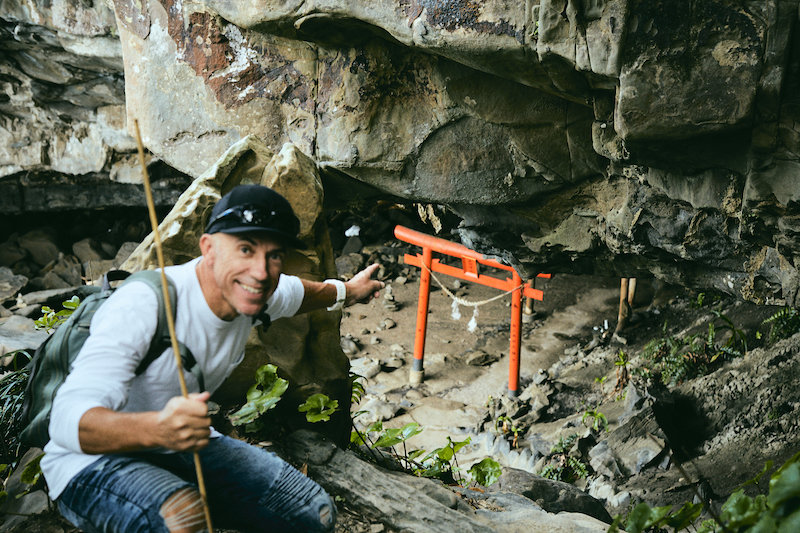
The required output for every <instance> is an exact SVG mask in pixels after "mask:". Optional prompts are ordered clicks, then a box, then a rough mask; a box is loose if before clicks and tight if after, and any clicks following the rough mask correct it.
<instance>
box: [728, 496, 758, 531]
mask: <svg viewBox="0 0 800 533" xmlns="http://www.w3.org/2000/svg"><path fill="white" fill-rule="evenodd" d="M765 509H766V505H765V502H764V498H763V497H762V498H756V499H755V500H753V499H752V498H750V497H749V496H747V495H746V494H745V493H744V491H742V490H741V489H740V490H737V491H736V492H734V493H733V494H731V495H730V497H729V498H728V501H726V502H725V503H724V504H723V505H722V513H721V515H720V517H721V518H722V521H723V522H725V523H726V524H728V525H730V526H731V527H734V528H738V527H740V526H749V525H752V524H755V523H756V522H758V518H759V517H760V516H761V514H762V513H763V512H764V510H765Z"/></svg>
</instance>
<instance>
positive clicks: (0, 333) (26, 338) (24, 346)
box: [0, 315, 49, 356]
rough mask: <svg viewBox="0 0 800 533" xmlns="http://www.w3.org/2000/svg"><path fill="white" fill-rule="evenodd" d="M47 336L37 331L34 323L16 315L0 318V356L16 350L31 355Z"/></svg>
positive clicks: (44, 332) (45, 333)
mask: <svg viewBox="0 0 800 533" xmlns="http://www.w3.org/2000/svg"><path fill="white" fill-rule="evenodd" d="M48 336H49V333H47V332H46V331H42V330H37V329H36V328H35V326H34V321H33V320H31V319H30V318H25V317H22V316H18V315H12V316H10V317H7V318H0V356H3V355H5V354H7V353H9V352H14V351H16V350H27V351H29V352H30V353H31V354H33V352H34V351H35V350H36V348H38V347H39V345H40V344H42V343H43V342H44V340H45V339H46V338H47V337H48Z"/></svg>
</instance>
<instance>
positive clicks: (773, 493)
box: [767, 463, 800, 509]
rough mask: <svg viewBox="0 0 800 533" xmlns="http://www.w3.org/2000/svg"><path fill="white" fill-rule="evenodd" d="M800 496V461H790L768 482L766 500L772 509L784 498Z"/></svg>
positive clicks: (783, 500) (784, 499)
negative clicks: (790, 462)
mask: <svg viewBox="0 0 800 533" xmlns="http://www.w3.org/2000/svg"><path fill="white" fill-rule="evenodd" d="M798 496H800V463H792V464H790V465H789V466H788V467H786V468H785V469H784V470H783V471H782V472H781V474H780V475H779V476H777V477H773V478H772V480H770V482H769V496H768V498H767V502H768V504H769V506H770V507H771V508H772V509H775V508H777V507H778V506H779V505H780V504H782V503H783V502H785V501H786V500H788V499H790V498H794V497H798Z"/></svg>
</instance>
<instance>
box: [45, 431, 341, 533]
mask: <svg viewBox="0 0 800 533" xmlns="http://www.w3.org/2000/svg"><path fill="white" fill-rule="evenodd" d="M199 453H200V461H201V463H202V466H203V479H204V481H205V485H206V492H207V496H208V506H209V508H210V509H211V518H212V523H213V525H214V528H215V529H216V528H217V527H221V528H226V529H237V530H240V531H333V526H334V523H335V522H336V505H335V504H334V502H333V500H332V499H331V497H330V496H328V494H327V493H326V492H325V491H324V490H323V489H322V487H320V486H319V485H317V484H316V483H315V482H314V481H312V480H311V479H309V478H307V477H306V476H304V475H303V474H301V473H300V472H298V471H297V470H296V469H295V468H293V467H292V466H291V465H289V464H288V463H286V462H285V461H283V460H282V459H281V458H280V457H278V456H277V455H275V454H274V453H272V452H268V451H266V450H263V449H261V448H257V447H255V446H250V445H249V444H246V443H244V442H241V441H238V440H236V439H231V438H229V437H224V436H223V437H218V438H213V439H211V442H210V443H209V445H208V446H207V447H205V448H204V449H202V450H201V451H200V452H199ZM194 480H195V469H194V457H193V454H192V453H169V454H165V453H154V452H143V453H135V454H125V455H122V454H120V455H116V454H114V455H104V456H102V457H101V458H100V459H98V460H97V461H95V462H94V463H92V464H91V465H89V466H87V467H86V468H84V469H83V470H82V471H81V472H80V473H79V474H78V475H77V476H75V477H74V478H73V479H72V480H71V481H70V483H69V484H68V485H67V488H66V489H65V490H64V492H62V493H61V496H60V497H59V498H58V507H59V510H60V511H61V514H63V515H64V517H65V518H66V519H68V520H69V521H70V522H72V523H73V524H74V525H75V526H76V527H78V528H80V529H82V530H83V531H85V532H87V533H94V532H102V533H112V532H119V533H133V532H142V533H150V532H166V531H168V529H167V527H166V526H165V525H164V520H163V518H162V517H161V514H160V509H161V506H162V505H163V504H164V502H165V501H166V500H167V499H168V498H169V497H170V496H171V495H173V494H174V493H175V492H177V491H179V490H181V489H185V488H187V487H192V488H196V483H195V482H194Z"/></svg>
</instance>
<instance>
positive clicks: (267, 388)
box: [229, 365, 289, 432]
mask: <svg viewBox="0 0 800 533" xmlns="http://www.w3.org/2000/svg"><path fill="white" fill-rule="evenodd" d="M288 387H289V382H288V381H286V380H285V379H283V378H280V377H278V369H277V367H276V366H275V365H264V366H262V367H260V368H259V369H258V370H256V382H255V383H254V384H253V385H252V386H251V387H250V389H248V391H247V403H245V404H244V405H243V406H242V408H241V409H239V410H238V411H236V412H235V413H233V414H232V415H230V417H229V418H230V421H231V424H233V425H234V426H241V425H244V426H245V431H247V432H253V431H258V430H259V429H261V423H260V422H259V421H258V420H257V419H258V417H260V416H261V415H262V414H264V413H266V412H267V411H269V410H270V409H272V408H273V407H275V405H276V404H277V403H278V402H279V401H280V399H281V396H283V393H284V392H286V389H287V388H288Z"/></svg>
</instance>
